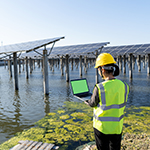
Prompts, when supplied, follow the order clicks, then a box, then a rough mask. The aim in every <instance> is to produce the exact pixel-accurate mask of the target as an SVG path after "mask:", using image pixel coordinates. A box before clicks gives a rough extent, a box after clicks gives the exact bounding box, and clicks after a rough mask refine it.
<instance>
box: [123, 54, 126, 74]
mask: <svg viewBox="0 0 150 150" xmlns="http://www.w3.org/2000/svg"><path fill="white" fill-rule="evenodd" d="M123 73H124V74H126V55H123Z"/></svg>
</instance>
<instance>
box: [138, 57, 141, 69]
mask: <svg viewBox="0 0 150 150" xmlns="http://www.w3.org/2000/svg"><path fill="white" fill-rule="evenodd" d="M137 66H138V72H141V55H138V56H137Z"/></svg>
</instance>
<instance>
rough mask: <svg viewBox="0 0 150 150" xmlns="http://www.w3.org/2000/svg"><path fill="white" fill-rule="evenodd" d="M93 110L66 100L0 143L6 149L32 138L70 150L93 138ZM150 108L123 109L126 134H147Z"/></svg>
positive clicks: (60, 149)
mask: <svg viewBox="0 0 150 150" xmlns="http://www.w3.org/2000/svg"><path fill="white" fill-rule="evenodd" d="M92 116H93V110H92V108H90V107H88V106H87V105H85V104H84V103H78V102H65V104H64V106H63V109H58V110H57V111H56V112H51V113H49V115H47V116H46V117H45V118H43V119H41V120H39V121H38V122H36V123H35V127H33V128H30V129H28V130H24V131H23V132H19V133H16V135H15V136H14V137H13V138H11V139H10V140H8V141H6V142H4V143H2V144H1V145H0V150H9V149H10V148H11V147H13V146H15V145H16V144H17V143H18V141H20V140H33V141H39V142H43V143H54V144H55V145H59V146H60V148H59V150H70V149H71V150H73V149H75V148H76V147H78V146H79V145H83V144H85V143H88V142H90V141H94V132H93V127H92ZM149 116H150V107H130V108H126V110H125V117H124V127H123V136H124V135H125V133H131V134H132V133H134V134H136V135H139V134H141V133H143V134H144V133H146V134H147V135H150V117H149Z"/></svg>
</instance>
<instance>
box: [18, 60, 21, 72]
mask: <svg viewBox="0 0 150 150" xmlns="http://www.w3.org/2000/svg"><path fill="white" fill-rule="evenodd" d="M18 64H19V73H21V60H20V59H19V60H18Z"/></svg>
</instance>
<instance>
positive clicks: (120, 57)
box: [119, 55, 122, 72]
mask: <svg viewBox="0 0 150 150" xmlns="http://www.w3.org/2000/svg"><path fill="white" fill-rule="evenodd" d="M119 70H120V72H122V56H121V55H120V56H119Z"/></svg>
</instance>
